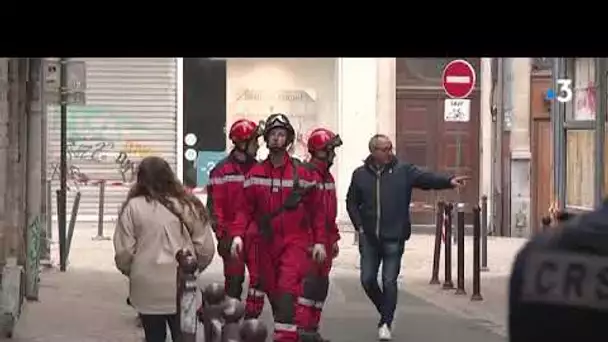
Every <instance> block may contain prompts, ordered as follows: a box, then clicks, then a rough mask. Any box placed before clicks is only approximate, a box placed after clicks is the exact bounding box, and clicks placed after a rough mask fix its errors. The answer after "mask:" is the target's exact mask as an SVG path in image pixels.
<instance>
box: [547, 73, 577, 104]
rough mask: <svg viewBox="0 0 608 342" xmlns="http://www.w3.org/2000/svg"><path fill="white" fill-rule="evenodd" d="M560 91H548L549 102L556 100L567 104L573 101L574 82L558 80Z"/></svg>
mask: <svg viewBox="0 0 608 342" xmlns="http://www.w3.org/2000/svg"><path fill="white" fill-rule="evenodd" d="M557 87H558V91H557V92H556V91H555V90H553V89H548V90H547V94H546V96H547V100H553V99H556V100H557V101H558V102H560V103H566V102H570V101H572V96H573V92H572V80H571V79H564V78H561V79H558V80H557Z"/></svg>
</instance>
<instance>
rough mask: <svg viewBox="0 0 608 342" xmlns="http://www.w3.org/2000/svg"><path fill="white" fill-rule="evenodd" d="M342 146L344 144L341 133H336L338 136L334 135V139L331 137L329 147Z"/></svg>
mask: <svg viewBox="0 0 608 342" xmlns="http://www.w3.org/2000/svg"><path fill="white" fill-rule="evenodd" d="M340 146H342V138H340V135H339V134H336V136H334V137H333V139H331V140H330V141H329V142H328V143H327V148H328V149H332V148H336V147H340Z"/></svg>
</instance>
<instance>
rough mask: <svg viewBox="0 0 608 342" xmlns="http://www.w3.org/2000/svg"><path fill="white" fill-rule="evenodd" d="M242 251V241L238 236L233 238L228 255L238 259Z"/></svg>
mask: <svg viewBox="0 0 608 342" xmlns="http://www.w3.org/2000/svg"><path fill="white" fill-rule="evenodd" d="M242 251H243V239H242V238H241V237H240V236H235V237H234V239H232V244H231V245H230V255H231V256H232V257H233V258H234V259H238V258H239V257H240V255H241V252H242Z"/></svg>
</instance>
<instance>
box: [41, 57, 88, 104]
mask: <svg viewBox="0 0 608 342" xmlns="http://www.w3.org/2000/svg"><path fill="white" fill-rule="evenodd" d="M66 67H67V74H68V82H67V88H68V103H69V104H79V105H85V104H86V90H87V72H86V64H85V62H83V61H68V62H67V64H66ZM60 74H61V64H60V63H59V61H49V60H47V61H45V62H44V90H45V94H44V96H45V101H46V102H47V103H53V104H59V100H60V94H59V91H60Z"/></svg>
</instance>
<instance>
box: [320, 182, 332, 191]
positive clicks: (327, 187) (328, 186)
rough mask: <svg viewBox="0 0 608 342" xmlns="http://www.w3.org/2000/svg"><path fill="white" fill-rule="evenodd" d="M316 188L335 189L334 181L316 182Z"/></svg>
mask: <svg viewBox="0 0 608 342" xmlns="http://www.w3.org/2000/svg"><path fill="white" fill-rule="evenodd" d="M317 188H319V189H321V190H335V189H336V184H335V183H320V184H317Z"/></svg>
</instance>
